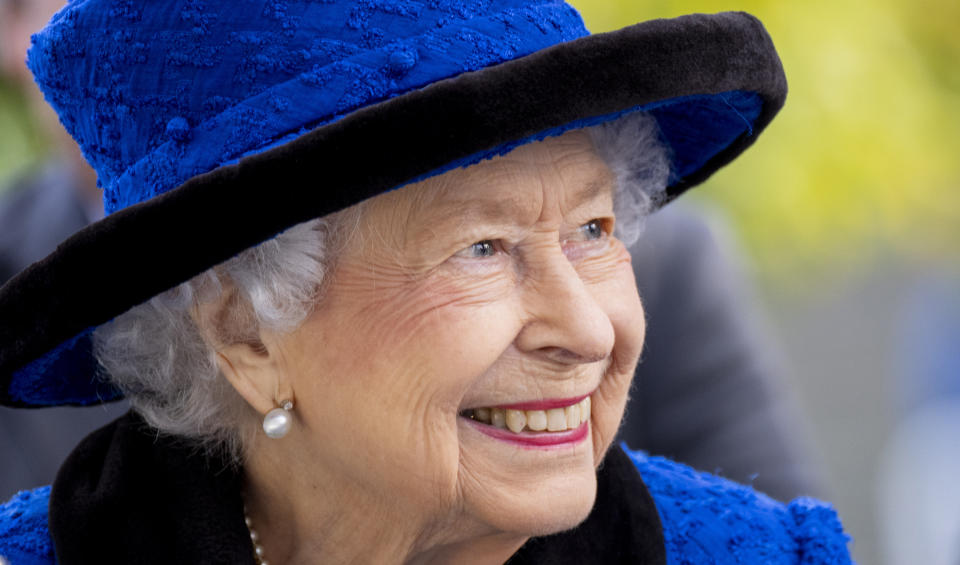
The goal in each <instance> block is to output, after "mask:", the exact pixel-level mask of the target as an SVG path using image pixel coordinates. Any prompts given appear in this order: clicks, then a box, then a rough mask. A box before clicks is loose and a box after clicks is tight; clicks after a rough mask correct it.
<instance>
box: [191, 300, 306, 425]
mask: <svg viewBox="0 0 960 565" xmlns="http://www.w3.org/2000/svg"><path fill="white" fill-rule="evenodd" d="M221 284H223V287H222V291H221V294H220V296H219V298H218V299H217V300H213V301H209V302H200V303H198V304H197V305H196V306H195V308H194V310H193V318H194V321H195V323H196V324H197V327H198V329H199V330H200V333H201V334H202V335H203V339H204V341H206V342H207V343H208V344H209V345H210V346H211V347H213V348H214V349H215V350H216V352H217V358H216V360H217V367H218V368H219V369H220V373H221V374H223V376H224V377H225V378H226V379H227V381H228V382H229V383H230V384H231V385H232V386H233V388H234V389H235V390H236V391H237V392H238V393H239V394H240V396H242V397H243V398H244V400H246V401H247V403H248V404H249V405H250V406H251V407H253V409H254V410H256V411H257V412H259V413H260V414H266V413H267V412H269V411H270V410H272V409H274V408H276V407H278V406H279V405H280V403H281V402H283V401H284V400H293V391H292V390H291V388H290V383H289V379H287V378H286V375H285V372H284V367H283V363H281V362H280V360H281V359H282V355H281V352H280V347H279V342H278V339H277V336H275V335H273V334H272V333H271V332H265V331H263V330H262V329H261V328H258V327H257V324H256V320H255V319H254V317H253V315H252V312H251V310H250V305H249V304H248V303H247V302H246V300H244V299H243V298H242V297H241V296H240V295H239V293H237V292H236V289H235V288H233V287H232V285H230V283H229V282H228V281H221Z"/></svg>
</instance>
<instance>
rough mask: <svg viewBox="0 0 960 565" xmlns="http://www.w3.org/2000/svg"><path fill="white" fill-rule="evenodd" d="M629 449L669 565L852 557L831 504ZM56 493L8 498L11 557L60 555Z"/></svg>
mask: <svg viewBox="0 0 960 565" xmlns="http://www.w3.org/2000/svg"><path fill="white" fill-rule="evenodd" d="M616 449H617V448H616V447H615V448H614V450H616ZM624 449H625V450H626V453H627V455H628V456H629V458H630V461H631V462H632V463H633V465H634V466H635V467H636V470H637V471H639V473H640V475H641V476H642V478H643V482H644V483H645V484H646V486H647V488H648V489H649V491H650V493H651V494H652V495H653V499H654V501H655V503H656V507H657V511H658V513H659V516H660V520H661V523H662V526H663V543H664V545H665V548H666V555H667V560H666V562H667V563H668V564H669V565H708V564H715V565H726V564H758V563H764V564H772V565H843V564H848V563H851V559H850V555H849V552H848V550H847V543H848V541H849V538H848V537H847V536H846V535H845V534H844V533H843V528H842V526H841V524H840V521H839V519H838V518H837V515H836V513H835V512H834V510H833V509H832V508H831V507H830V506H829V505H827V504H824V503H822V502H818V501H816V500H813V499H810V498H800V499H797V500H795V501H793V502H791V503H790V504H789V505H784V504H782V503H780V502H777V501H774V500H772V499H770V498H769V497H767V496H765V495H763V494H759V493H757V492H755V491H753V490H752V489H750V488H748V487H745V486H742V485H739V484H736V483H733V482H731V481H728V480H725V479H722V478H719V477H716V476H713V475H710V474H707V473H701V472H698V471H694V470H693V469H691V468H690V467H687V466H685V465H681V464H678V463H674V462H671V461H669V460H667V459H664V458H661V457H650V456H647V455H645V454H644V453H642V452H639V451H630V450H628V449H626V448H624ZM49 497H50V487H43V488H39V489H36V490H33V491H25V492H22V493H20V494H18V495H17V496H15V497H14V498H13V499H12V500H10V501H9V502H7V503H6V504H4V505H3V506H0V555H3V556H4V557H6V558H7V559H8V560H9V561H10V563H11V565H51V564H53V563H56V559H55V557H54V550H53V542H52V541H51V538H50V532H49V529H48V526H47V505H48V502H49ZM617 541H618V540H616V539H609V540H604V543H606V544H614V545H615V544H616V543H617ZM547 543H549V541H548V542H547Z"/></svg>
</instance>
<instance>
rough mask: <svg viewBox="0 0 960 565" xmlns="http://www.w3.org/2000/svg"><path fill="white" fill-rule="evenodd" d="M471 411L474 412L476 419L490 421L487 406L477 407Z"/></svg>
mask: <svg viewBox="0 0 960 565" xmlns="http://www.w3.org/2000/svg"><path fill="white" fill-rule="evenodd" d="M473 413H474V416H475V417H476V418H477V420H480V421H481V422H489V421H490V409H489V408H477V409H476V410H474V411H473Z"/></svg>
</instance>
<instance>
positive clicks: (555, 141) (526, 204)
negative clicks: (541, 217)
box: [374, 131, 614, 218]
mask: <svg viewBox="0 0 960 565" xmlns="http://www.w3.org/2000/svg"><path fill="white" fill-rule="evenodd" d="M613 179H614V177H613V173H612V172H611V171H610V169H609V167H608V166H607V164H606V162H605V161H604V160H603V159H602V158H601V157H600V155H599V154H598V153H597V151H596V149H595V148H594V145H593V142H592V141H591V139H590V136H589V135H588V134H587V133H585V132H583V131H574V132H568V133H566V134H564V135H561V136H558V137H552V138H548V139H546V140H543V141H539V142H534V143H529V144H526V145H522V146H520V147H518V148H516V149H514V150H513V151H511V152H510V153H508V154H506V155H502V156H499V157H495V158H493V159H490V160H487V161H483V162H481V163H477V164H475V165H472V166H470V167H466V168H462V169H455V170H452V171H449V172H447V173H444V174H442V175H438V176H436V177H432V178H429V179H426V180H424V181H421V182H418V183H415V184H413V185H410V186H407V187H404V188H403V189H400V190H397V191H394V192H392V193H388V194H386V195H383V196H386V197H388V198H382V199H381V198H380V197H378V198H376V199H374V201H377V200H380V202H377V204H379V206H377V207H378V208H381V210H391V211H392V213H393V214H394V215H395V217H396V216H398V215H399V216H404V215H417V216H421V215H428V216H438V217H439V218H450V217H454V216H455V217H460V218H463V217H465V216H468V217H471V216H482V217H484V218H486V217H491V218H508V217H514V216H517V215H523V214H524V213H527V212H533V211H536V210H540V209H543V208H544V207H547V206H549V207H552V208H559V209H560V210H569V209H573V208H576V207H577V206H580V205H582V204H584V203H585V202H589V201H602V202H604V203H612V197H613V185H614V183H613Z"/></svg>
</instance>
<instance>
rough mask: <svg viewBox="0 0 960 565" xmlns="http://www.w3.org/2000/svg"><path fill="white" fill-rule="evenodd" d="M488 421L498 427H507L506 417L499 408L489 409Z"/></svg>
mask: <svg viewBox="0 0 960 565" xmlns="http://www.w3.org/2000/svg"><path fill="white" fill-rule="evenodd" d="M490 423H491V424H493V425H494V426H496V427H498V428H506V427H507V417H506V414H504V413H503V410H502V409H500V408H491V409H490Z"/></svg>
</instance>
